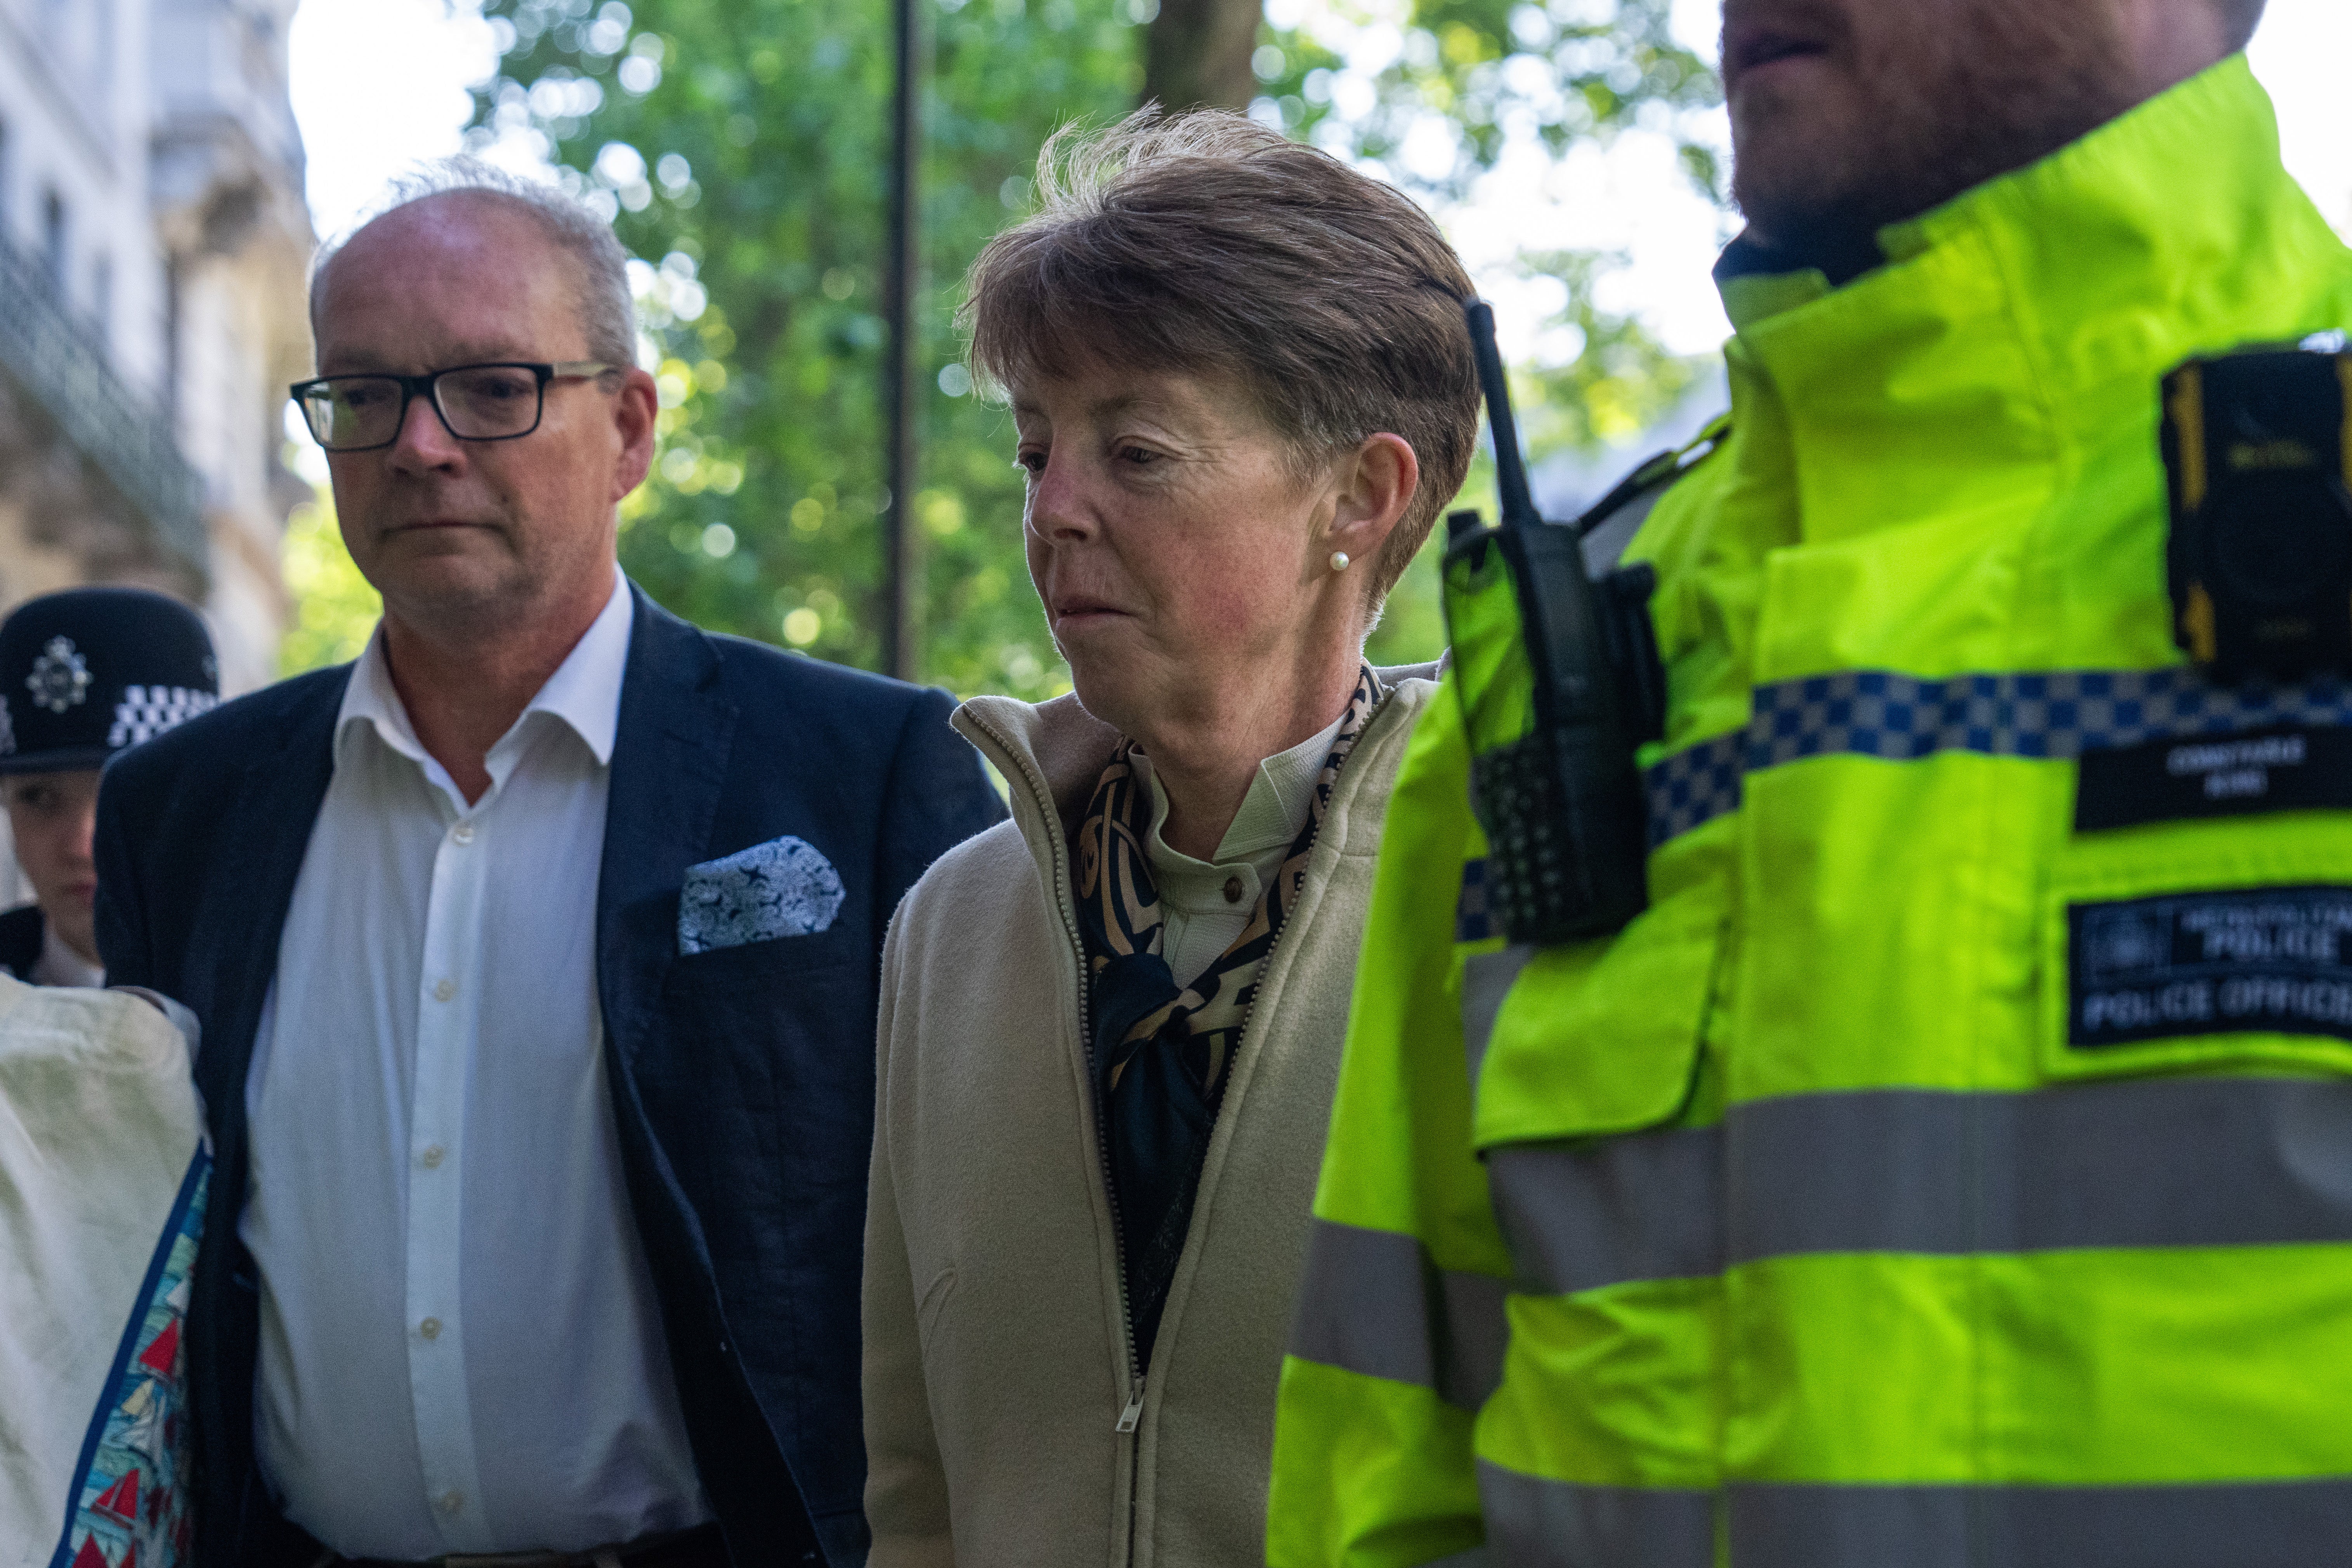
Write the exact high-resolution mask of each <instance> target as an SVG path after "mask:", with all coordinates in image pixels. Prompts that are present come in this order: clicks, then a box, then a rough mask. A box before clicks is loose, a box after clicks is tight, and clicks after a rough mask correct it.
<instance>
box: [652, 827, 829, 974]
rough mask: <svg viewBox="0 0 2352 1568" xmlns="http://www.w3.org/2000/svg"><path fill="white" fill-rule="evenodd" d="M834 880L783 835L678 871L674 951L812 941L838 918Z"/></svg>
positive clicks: (814, 855)
mask: <svg viewBox="0 0 2352 1568" xmlns="http://www.w3.org/2000/svg"><path fill="white" fill-rule="evenodd" d="M841 900H842V888H841V873H840V872H838V871H836V870H835V869H834V868H833V862H832V861H830V860H828V859H826V858H824V855H823V854H822V853H820V852H819V851H818V850H817V848H816V847H814V845H812V844H810V843H809V842H808V841H807V840H805V839H802V838H795V837H792V836H791V835H790V834H786V835H785V836H784V837H782V838H771V839H770V840H768V842H766V843H765V844H754V845H752V846H751V847H750V848H749V849H739V850H737V851H736V852H735V853H734V854H732V855H729V856H726V857H724V858H720V859H717V860H705V861H704V862H703V863H702V864H701V865H699V866H689V867H688V868H687V870H686V885H685V887H684V888H682V889H680V890H679V893H678V900H677V950H678V952H712V951H714V950H715V949H718V948H722V947H740V946H741V945H742V944H743V943H745V942H765V941H767V940H768V939H769V938H771V937H779V936H814V935H815V934H816V933H817V932H818V931H824V929H826V928H827V927H828V926H830V925H832V924H833V919H834V916H835V915H837V914H839V913H840V912H841Z"/></svg>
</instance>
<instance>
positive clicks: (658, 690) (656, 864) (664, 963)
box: [596, 584, 735, 1114]
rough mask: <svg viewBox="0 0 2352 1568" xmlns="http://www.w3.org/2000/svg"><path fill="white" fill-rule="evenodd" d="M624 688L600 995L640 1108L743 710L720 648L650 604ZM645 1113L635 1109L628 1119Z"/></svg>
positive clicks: (611, 798)
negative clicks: (684, 900)
mask: <svg viewBox="0 0 2352 1568" xmlns="http://www.w3.org/2000/svg"><path fill="white" fill-rule="evenodd" d="M629 592H630V594H631V595H632V596H633V597H634V598H635V601H636V615H635V620H634V622H633V623H632V626H631V628H630V633H629V659H628V665H627V668H626V673H625V675H624V676H623V678H622V681H621V716H620V723H619V725H618V726H617V728H616V730H615V731H614V742H613V775H612V780H611V783H610V785H609V788H608V792H607V796H606V806H605V816H604V866H603V868H602V870H601V871H600V872H599V875H598V881H597V894H596V988H597V994H598V998H599V1000H600V1001H601V1002H602V1003H603V1005H604V1037H605V1039H606V1041H607V1042H608V1045H609V1047H610V1048H611V1049H612V1051H613V1053H614V1062H615V1065H616V1067H617V1068H618V1069H619V1072H620V1075H621V1077H622V1079H623V1080H624V1081H623V1084H622V1086H621V1087H622V1088H623V1089H624V1091H625V1093H626V1094H627V1095H628V1098H629V1099H630V1100H635V1093H634V1090H635V1078H636V1073H637V1068H638V1067H639V1065H640V1063H641V1061H642V1059H643V1057H644V1054H645V1053H646V1051H647V1050H649V1049H652V1048H653V1047H654V1044H655V1041H656V1036H657V1032H658V1031H657V1025H658V1020H659V1017H660V1000H661V988H662V982H663V980H664V978H665V977H667V974H668V973H669V966H670V964H671V963H672V962H673V961H674V960H675V958H676V957H677V897H678V889H679V887H680V886H681V885H682V884H683V883H684V881H685V879H686V868H688V866H691V865H693V864H695V863H696V862H697V861H699V860H701V859H704V858H706V850H707V847H708V846H709V843H710V831H711V823H712V821H713V819H714V818H715V816H717V814H718V810H719V792H720V790H721V789H722V787H723V786H724V784H725V783H726V778H727V759H728V754H729V752H730V748H731V747H732V745H733V741H734V733H735V707H734V704H732V703H731V702H730V701H728V700H727V698H726V696H725V694H724V693H723V692H722V691H721V690H720V689H719V655H718V652H717V650H716V649H714V648H713V647H711V646H710V641H709V638H708V637H704V636H703V634H702V633H700V632H699V631H697V630H696V629H695V628H694V627H692V626H688V625H687V624H686V623H685V622H684V621H681V620H679V619H678V618H677V616H672V615H670V614H669V613H668V612H667V611H666V610H664V609H662V608H661V607H660V606H659V605H656V604H654V603H653V602H652V601H651V600H650V599H648V598H646V595H645V591H644V590H643V589H641V588H638V587H636V586H635V584H632V585H631V586H630V590H629ZM634 1110H636V1107H635V1105H634V1104H632V1105H630V1106H628V1107H626V1108H625V1110H624V1114H627V1113H629V1112H630V1111H634Z"/></svg>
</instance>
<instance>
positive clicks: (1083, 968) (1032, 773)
mask: <svg viewBox="0 0 2352 1568" xmlns="http://www.w3.org/2000/svg"><path fill="white" fill-rule="evenodd" d="M1393 696H1395V692H1394V691H1387V692H1383V693H1381V700H1380V703H1379V705H1378V706H1376V707H1375V708H1374V709H1373V710H1372V711H1371V712H1370V713H1368V714H1366V715H1365V716H1364V728H1363V731H1362V732H1361V733H1360V734H1359V735H1358V736H1357V741H1356V743H1357V744H1358V745H1359V746H1360V745H1362V744H1363V742H1364V741H1365V740H1367V739H1369V738H1370V734H1371V728H1372V725H1373V723H1374V722H1375V721H1377V720H1378V719H1379V718H1380V716H1381V709H1384V708H1386V707H1387V706H1388V705H1389V700H1390V699H1391V698H1392V697H1393ZM972 722H973V724H975V725H976V726H978V727H979V728H980V729H982V730H984V731H987V733H988V736H989V739H991V740H992V741H994V742H996V747H997V750H999V751H1000V752H1003V753H1004V754H1005V755H1006V756H1008V757H1010V758H1012V759H1013V762H1014V763H1018V764H1019V766H1020V769H1021V774H1022V777H1023V779H1024V781H1025V782H1026V783H1027V784H1028V785H1029V788H1030V793H1031V794H1032V795H1034V797H1035V798H1036V800H1037V801H1038V803H1039V804H1041V805H1043V806H1044V807H1045V820H1046V821H1048V822H1051V823H1055V824H1056V825H1058V824H1059V823H1060V821H1061V811H1060V809H1059V808H1058V807H1057V806H1055V804H1054V792H1053V791H1052V790H1051V789H1050V788H1048V787H1047V786H1046V784H1045V780H1044V779H1042V778H1040V777H1038V776H1037V771H1036V769H1035V767H1034V765H1033V764H1032V763H1031V762H1030V760H1029V755H1028V753H1027V752H1024V751H1023V750H1022V749H1021V748H1019V747H1017V746H1014V745H1012V744H1011V743H1009V742H1007V741H1006V740H1005V739H1004V737H1003V735H1000V734H998V733H997V732H996V731H995V730H994V729H993V728H992V727H991V726H990V725H989V723H988V722H987V721H985V720H984V719H982V717H981V716H980V715H979V714H977V713H975V714H973V715H972ZM1350 760H1352V758H1351V759H1350ZM1068 857H1069V847H1068V846H1066V844H1064V843H1063V842H1062V840H1061V838H1060V837H1059V836H1058V835H1056V836H1055V839H1054V899H1055V902H1056V903H1058V904H1059V905H1060V906H1061V910H1062V933H1063V934H1064V935H1065V936H1066V937H1068V938H1069V940H1070V955H1071V957H1072V959H1073V960H1075V961H1076V966H1077V976H1078V987H1077V989H1078V1043H1079V1045H1080V1046H1081V1047H1084V1048H1085V1050H1086V1055H1087V1091H1088V1092H1089V1093H1090V1094H1092V1095H1093V1096H1094V1106H1095V1160H1096V1163H1097V1166H1098V1167H1099V1168H1100V1170H1101V1171H1102V1183H1103V1195H1104V1197H1105V1198H1106V1199H1107V1200H1108V1202H1109V1204H1110V1244H1111V1252H1112V1256H1113V1257H1114V1258H1117V1259H1118V1321H1119V1323H1120V1326H1121V1327H1122V1328H1123V1329H1124V1330H1125V1331H1126V1338H1127V1376H1128V1396H1127V1404H1126V1405H1125V1406H1124V1407H1122V1408H1121V1409H1120V1411H1119V1413H1118V1423H1117V1424H1116V1425H1115V1426H1113V1427H1112V1428H1111V1430H1112V1431H1114V1432H1116V1433H1118V1435H1119V1436H1134V1434H1135V1430H1136V1427H1137V1426H1139V1424H1140V1423H1141V1422H1142V1420H1143V1388H1144V1381H1145V1380H1144V1373H1143V1370H1142V1365H1141V1358H1140V1357H1139V1355H1138V1354H1137V1352H1136V1345H1135V1309H1134V1306H1133V1304H1132V1303H1131V1302H1130V1300H1129V1297H1128V1291H1127V1231H1126V1227H1125V1226H1123V1225H1122V1224H1121V1223H1120V1220H1119V1213H1118V1184H1117V1183H1115V1182H1113V1181H1112V1180H1111V1173H1110V1144H1109V1143H1108V1142H1106V1141H1105V1139H1104V1137H1103V1110H1104V1108H1103V1100H1102V1090H1101V1089H1100V1087H1099V1079H1098V1078H1097V1074H1096V1071H1095V1041H1094V1035H1093V1033H1092V1032H1091V1031H1090V1030H1089V1029H1088V1028H1087V1011H1088V1006H1087V1005H1088V1002H1089V1001H1090V999H1091V993H1090V991H1089V988H1088V986H1087V947H1086V942H1084V940H1083V939H1081V938H1080V936H1079V935H1078V915H1077V911H1076V910H1074V909H1072V908H1071V907H1070V892H1069V888H1070V870H1069V858H1068ZM1289 934H1290V930H1289V922H1288V921H1285V922H1284V925H1283V930H1282V931H1279V932H1277V933H1276V936H1275V939H1274V945H1273V946H1272V947H1270V948H1268V949H1266V952H1265V960H1264V964H1263V965H1262V966H1261V969H1260V973H1264V969H1265V967H1268V966H1271V965H1272V964H1273V963H1274V955H1275V954H1276V952H1280V951H1281V948H1282V939H1283V938H1284V937H1286V936H1288V935H1289ZM1256 1021H1257V1020H1256V1019H1255V1017H1253V1018H1252V1019H1251V1020H1250V1022H1251V1023H1255V1022H1256ZM1248 1036H1249V1028H1248V1026H1247V1025H1244V1026H1243V1030H1242V1034H1241V1036H1240V1037H1238V1038H1236V1039H1235V1040H1234V1054H1235V1055H1236V1056H1238V1055H1239V1054H1240V1051H1241V1046H1242V1042H1243V1041H1244V1040H1245V1039H1247V1038H1248ZM1138 1458H1139V1452H1138V1449H1137V1447H1135V1446H1130V1447H1129V1449H1128V1453H1127V1561H1128V1562H1129V1563H1133V1562H1134V1561H1135V1513H1136V1489H1137V1483H1138V1481H1139V1476H1138V1473H1137V1470H1138V1467H1137V1463H1136V1461H1137V1459H1138Z"/></svg>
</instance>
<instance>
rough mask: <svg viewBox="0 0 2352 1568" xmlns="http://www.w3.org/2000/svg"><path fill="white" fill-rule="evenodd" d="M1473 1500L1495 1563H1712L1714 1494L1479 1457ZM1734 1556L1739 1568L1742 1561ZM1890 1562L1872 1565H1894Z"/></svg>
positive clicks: (1692, 1567) (1568, 1567)
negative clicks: (1510, 1465) (1591, 1478)
mask: <svg viewBox="0 0 2352 1568" xmlns="http://www.w3.org/2000/svg"><path fill="white" fill-rule="evenodd" d="M1478 1500H1479V1503H1480V1504H1481V1506H1482V1507H1483V1509H1484V1510H1485V1512H1486V1551H1487V1553H1488V1555H1489V1556H1491V1557H1492V1558H1493V1560H1494V1564H1495V1568H1711V1565H1712V1564H1713V1563H1714V1562H1715V1494H1714V1493H1713V1492H1706V1491H1676V1490H1668V1489H1663V1488H1661V1489H1649V1488H1644V1487H1588V1486H1578V1485H1574V1484H1571V1483H1570V1482H1567V1481H1548V1480H1545V1479H1541V1478H1540V1477H1537V1476H1528V1475H1522V1474H1520V1473H1519V1472H1518V1471H1517V1470H1511V1469H1506V1468H1503V1467H1502V1466H1500V1465H1497V1464H1493V1463H1491V1462H1489V1461H1487V1460H1485V1459H1481V1460H1479V1461H1478ZM1737 1561H1738V1562H1739V1563H1740V1564H1741V1568H1746V1560H1745V1559H1737ZM1897 1562H1898V1560H1896V1559H1893V1558H1889V1559H1887V1560H1886V1561H1885V1563H1874V1564H1872V1568H1896V1564H1897ZM1900 1568H1911V1565H1910V1564H1908V1563H1902V1564H1901V1565H1900ZM2002 1568H2008V1565H2007V1564H2003V1565H2002Z"/></svg>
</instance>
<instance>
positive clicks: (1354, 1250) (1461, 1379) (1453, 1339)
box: [1290, 1219, 1510, 1413]
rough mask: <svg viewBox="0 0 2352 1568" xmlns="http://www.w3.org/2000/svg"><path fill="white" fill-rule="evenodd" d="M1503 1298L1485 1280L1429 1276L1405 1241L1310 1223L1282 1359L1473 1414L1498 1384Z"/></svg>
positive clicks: (1418, 1249) (1437, 1272)
mask: <svg viewBox="0 0 2352 1568" xmlns="http://www.w3.org/2000/svg"><path fill="white" fill-rule="evenodd" d="M1507 1289H1508V1288H1507V1286H1506V1285H1505V1284H1504V1282H1503V1281H1502V1280H1500V1279H1495V1278H1494V1277H1492V1276H1491V1275H1486V1274H1468V1273H1460V1272H1454V1271H1449V1270H1446V1269H1442V1268H1438V1267H1437V1266H1436V1264H1434V1263H1433V1262H1432V1261H1431V1260H1430V1257H1429V1253H1428V1251H1427V1250H1426V1249H1425V1248H1424V1247H1423V1246H1422V1245H1421V1243H1420V1241H1419V1240H1418V1239H1416V1238H1415V1237H1410V1236H1404V1235H1401V1234H1400V1233H1398V1232H1396V1231H1389V1230H1366V1229H1364V1228H1362V1227H1360V1226H1352V1225H1335V1224H1333V1223H1332V1222H1331V1221H1329V1220H1321V1219H1318V1220H1317V1221H1316V1222H1315V1225H1314V1228H1313V1230H1312V1231H1311V1232H1310V1233H1309V1234H1308V1237H1307V1273H1306V1278H1305V1279H1304V1280H1303V1281H1302V1282H1301V1285H1300V1288H1299V1292H1298V1319H1297V1323H1296V1325H1295V1326H1294V1327H1293V1329H1292V1331H1291V1336H1290V1353H1291V1354H1293V1355H1295V1356H1297V1357H1298V1359H1299V1360H1301V1361H1311V1362H1316V1363H1320V1364H1321V1365H1324V1366H1334V1367H1338V1368H1339V1369H1340V1370H1341V1371H1343V1372H1353V1373H1362V1374H1363V1375H1364V1376H1366V1377H1381V1378H1386V1379H1388V1380H1389V1381H1390V1382H1391V1383H1409V1384H1413V1385H1414V1386H1416V1387H1420V1388H1427V1389H1431V1390H1433V1391H1434V1392H1435V1393H1436V1394H1437V1395H1438V1396H1439V1397H1440V1398H1442V1399H1444V1400H1445V1401H1446V1403H1448V1404H1450V1405H1458V1406H1459V1407H1461V1408H1462V1409H1464V1410H1467V1411H1471V1412H1473V1413H1475V1412H1476V1410H1477V1408H1478V1407H1479V1406H1480V1405H1484V1404H1486V1396H1487V1395H1488V1394H1492V1393H1494V1392H1495V1386H1496V1384H1499V1383H1500V1382H1502V1380H1503V1351H1504V1348H1505V1346H1506V1345H1507V1342H1508V1341H1509V1336H1510V1330H1509V1326H1508V1324H1507V1321H1506V1320H1505V1319H1504V1316H1503V1297H1504V1295H1505V1293H1506V1291H1507Z"/></svg>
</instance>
